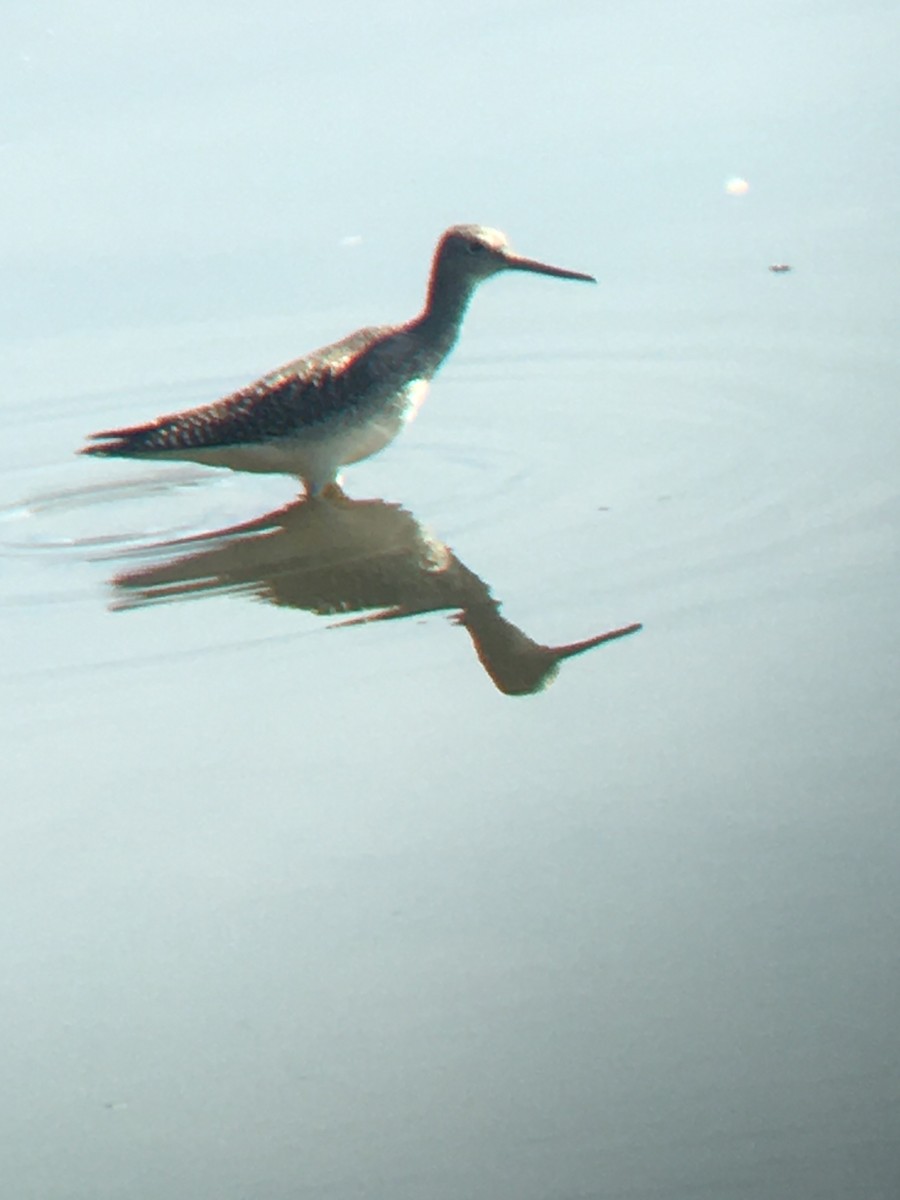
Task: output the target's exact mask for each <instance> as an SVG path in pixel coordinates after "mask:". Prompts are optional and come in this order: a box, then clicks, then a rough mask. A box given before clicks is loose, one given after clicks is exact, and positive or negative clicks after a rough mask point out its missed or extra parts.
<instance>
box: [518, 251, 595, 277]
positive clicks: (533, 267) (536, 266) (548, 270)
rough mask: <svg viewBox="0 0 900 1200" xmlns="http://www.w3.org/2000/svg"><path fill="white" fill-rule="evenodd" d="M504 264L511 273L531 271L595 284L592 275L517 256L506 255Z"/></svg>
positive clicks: (536, 273)
mask: <svg viewBox="0 0 900 1200" xmlns="http://www.w3.org/2000/svg"><path fill="white" fill-rule="evenodd" d="M506 262H507V265H508V266H509V268H510V269H511V270H513V271H533V272H534V274H535V275H555V276H556V278H557V279H581V280H583V282H584V283H596V282H597V280H596V279H595V278H594V276H593V275H585V274H584V272H583V271H567V270H566V269H565V268H564V267H551V266H550V264H549V263H542V262H537V260H536V259H533V258H522V257H521V256H520V255H518V254H508V255H507V256H506Z"/></svg>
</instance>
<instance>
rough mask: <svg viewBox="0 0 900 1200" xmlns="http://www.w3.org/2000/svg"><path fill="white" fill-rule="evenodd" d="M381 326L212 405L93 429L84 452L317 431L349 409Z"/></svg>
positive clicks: (207, 444)
mask: <svg viewBox="0 0 900 1200" xmlns="http://www.w3.org/2000/svg"><path fill="white" fill-rule="evenodd" d="M386 332H389V331H388V330H386V329H381V328H370V329H360V330H358V331H357V332H356V333H353V334H351V335H350V336H349V337H346V338H344V339H343V340H342V341H340V342H334V343H333V344H332V345H330V346H325V347H323V348H322V349H321V350H315V351H313V352H312V353H311V354H308V355H306V356H304V357H303V358H298V359H296V360H295V361H294V362H291V363H287V364H285V366H283V367H280V368H278V369H277V370H275V371H271V372H270V373H269V374H268V375H264V376H263V377H262V379H259V380H257V382H256V383H252V384H250V385H249V386H248V387H245V388H241V390H240V391H237V392H233V393H232V394H231V395H229V396H225V397H224V398H223V399H221V400H217V401H215V402H214V403H213V404H205V405H203V406H201V407H199V408H191V409H187V410H186V411H184V412H180V413H173V414H170V415H168V416H163V417H158V418H157V419H156V420H155V421H150V422H148V423H147V424H144V425H133V426H129V427H127V428H123V429H106V430H103V431H102V432H99V433H92V434H90V435H89V436H90V438H91V439H92V440H94V441H95V442H96V443H97V444H96V445H92V446H85V447H84V449H83V450H82V453H83V454H97V455H107V456H111V457H119V456H122V457H126V458H132V457H135V458H139V457H143V456H145V455H146V456H148V457H152V456H154V455H157V454H160V455H164V454H165V453H166V452H167V451H184V450H192V449H194V450H196V449H214V448H217V447H225V446H235V445H250V444H254V443H255V444H258V443H261V442H271V441H278V440H279V439H282V438H292V437H298V436H302V435H303V434H304V433H310V434H312V433H314V432H315V431H316V430H318V429H320V428H323V427H326V426H327V425H328V424H329V422H330V421H332V420H334V419H336V418H338V417H340V416H341V415H342V414H344V413H348V412H349V411H351V410H352V409H353V407H354V406H355V398H356V397H357V396H361V395H362V394H363V393H364V391H365V388H364V386H362V387H361V386H360V385H361V384H363V380H361V379H355V380H354V378H353V376H354V375H355V374H358V372H354V370H353V368H354V364H355V362H358V361H359V359H360V357H361V356H362V354H363V353H364V351H365V350H366V349H368V347H369V346H371V344H372V343H373V342H374V341H377V340H378V339H379V338H381V337H382V336H383V335H384V334H385V333H386Z"/></svg>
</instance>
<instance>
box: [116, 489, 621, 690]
mask: <svg viewBox="0 0 900 1200" xmlns="http://www.w3.org/2000/svg"><path fill="white" fill-rule="evenodd" d="M148 552H149V553H151V554H154V555H159V554H164V555H166V557H165V559H164V561H162V562H154V563H153V564H151V565H147V566H144V567H140V568H137V569H132V570H129V571H126V572H123V573H121V574H119V575H117V576H115V577H114V578H113V580H112V584H113V587H114V589H115V593H116V598H115V601H114V605H113V606H114V607H115V608H117V609H131V608H140V607H142V606H143V605H147V604H153V603H159V602H164V601H171V600H180V599H188V598H191V597H196V596H199V595H203V594H208V593H223V592H234V593H244V594H247V595H251V596H254V597H256V598H258V599H261V600H266V601H268V602H269V603H270V604H277V605H280V606H283V607H287V608H299V609H305V610H306V611H308V612H311V613H316V614H318V615H321V616H327V617H334V616H339V615H341V616H342V615H346V614H354V613H359V614H361V615H360V616H357V617H352V616H351V617H350V618H349V619H346V620H343V621H340V622H339V624H341V625H357V624H362V623H368V622H372V621H384V620H391V619H396V618H398V617H411V616H417V615H422V614H424V613H430V612H442V611H448V610H450V611H452V612H453V614H454V616H453V620H454V621H455V623H456V624H458V625H461V626H462V627H463V628H464V629H465V630H466V632H467V633H468V635H469V637H470V638H471V640H472V644H473V645H474V647H475V652H476V654H477V655H478V659H479V661H480V662H481V665H482V666H483V667H484V669H485V671H486V672H487V674H488V675H489V676H490V678H491V679H492V680H493V682H494V684H495V686H496V687H497V688H498V689H499V690H500V691H501V692H504V693H505V694H506V695H510V696H520V695H527V694H529V693H532V692H537V691H539V690H540V689H541V688H544V687H546V686H547V684H549V683H550V682H552V680H553V679H554V678H555V677H556V674H557V672H558V670H559V664H560V663H561V662H562V661H563V660H564V659H566V658H571V657H572V656H573V655H575V654H581V653H583V652H584V651H585V650H590V649H592V648H593V647H594V646H600V645H602V644H603V643H604V642H609V641H613V640H614V639H616V638H620V637H624V636H625V635H626V634H629V633H634V632H635V631H637V630H638V629H640V625H638V624H633V625H626V626H624V627H623V628H621V629H612V630H609V631H607V632H606V633H601V634H599V635H597V636H594V637H590V638H587V639H585V640H584V641H580V642H570V643H568V644H567V645H564V646H544V645H541V644H540V643H539V642H535V641H533V640H532V639H531V638H530V637H528V636H527V634H525V633H523V632H522V630H521V629H518V628H517V627H516V626H515V625H513V624H512V623H511V622H510V621H507V620H506V618H505V617H504V616H503V615H502V614H501V612H500V604H499V602H498V601H497V600H495V599H494V598H493V597H492V596H491V593H490V589H489V588H488V586H487V585H486V584H485V583H484V582H483V581H482V580H481V579H479V578H478V576H477V575H476V574H475V573H474V572H473V571H470V570H469V568H468V567H467V566H465V564H464V563H462V562H460V560H459V559H458V558H457V557H456V555H455V554H454V553H453V551H452V550H450V548H449V547H448V546H446V545H444V544H443V543H442V542H440V541H438V540H437V539H436V538H434V537H433V536H432V535H431V534H429V533H428V532H427V530H425V529H424V528H423V526H422V525H420V523H419V522H418V521H417V520H416V518H415V517H414V516H413V515H412V513H410V512H408V511H407V510H406V509H404V508H402V507H401V506H400V505H398V504H391V503H388V502H387V501H385V500H350V499H348V498H347V497H344V496H341V497H340V498H338V499H330V500H321V499H316V500H307V499H299V500H297V501H295V502H294V503H292V504H289V505H288V506H287V507H285V508H281V509H278V510H277V511H275V512H272V513H268V514H266V515H265V516H263V517H260V518H258V519H256V520H254V521H250V522H247V523H245V524H241V525H233V526H230V527H228V528H225V529H219V530H215V531H213V532H210V533H204V534H200V535H198V536H196V537H190V538H182V539H177V540H172V541H167V542H161V543H159V544H158V545H156V546H152V547H149V548H148Z"/></svg>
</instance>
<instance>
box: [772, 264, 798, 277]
mask: <svg viewBox="0 0 900 1200" xmlns="http://www.w3.org/2000/svg"><path fill="white" fill-rule="evenodd" d="M769 270H770V271H771V272H772V274H773V275H786V274H787V273H788V271H791V270H793V268H792V267H791V264H790V263H781V262H779V263H772V264H771V266H770V267H769Z"/></svg>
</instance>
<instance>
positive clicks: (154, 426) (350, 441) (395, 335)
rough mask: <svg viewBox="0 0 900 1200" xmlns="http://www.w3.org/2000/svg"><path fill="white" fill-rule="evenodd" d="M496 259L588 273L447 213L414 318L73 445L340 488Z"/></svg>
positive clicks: (399, 415)
mask: <svg viewBox="0 0 900 1200" xmlns="http://www.w3.org/2000/svg"><path fill="white" fill-rule="evenodd" d="M504 271H525V272H530V273H533V274H537V275H552V276H555V277H556V278H558V279H576V280H581V281H583V282H586V283H596V282H597V281H596V279H595V278H594V276H593V275H587V274H584V273H583V272H581V271H569V270H566V269H564V268H562V267H554V266H550V265H549V264H548V263H543V262H538V261H537V260H535V259H531V258H524V257H523V256H522V255H520V254H517V253H516V252H515V251H514V250H513V249H512V247H511V246H510V243H509V240H508V238H507V237H506V235H505V234H504V233H501V232H500V231H499V230H498V229H491V228H489V227H488V226H485V225H454V226H451V228H449V229H447V230H446V231H445V232H444V233H443V234H442V235H441V237H440V239H439V240H438V243H437V247H436V249H435V251H434V257H433V260H432V265H431V273H430V277H429V281H428V291H427V295H426V299H425V305H424V307H423V309H422V311H421V312H420V313H419V315H418V316H416V317H413V318H412V320H410V321H407V322H405V323H404V324H402V325H387V326H371V327H366V328H363V329H358V330H357V331H356V332H355V333H351V334H349V335H348V336H347V337H345V338H342V339H341V340H340V341H337V342H333V343H332V344H330V345H328V346H323V347H321V348H320V349H318V350H313V351H312V352H311V353H309V354H305V355H304V356H303V357H302V358H298V359H295V360H294V361H292V362H289V363H286V364H285V365H284V366H281V367H278V368H277V369H276V370H274V371H270V372H269V373H268V374H267V375H263V376H262V378H260V379H258V380H257V381H256V382H255V383H251V384H249V385H248V386H247V387H244V388H241V389H240V390H239V391H236V392H233V393H232V394H230V395H227V396H225V397H224V398H222V399H221V400H217V401H215V402H213V403H212V404H204V405H201V406H200V407H197V408H190V409H186V410H184V411H182V412H176V413H170V414H168V415H166V416H161V417H158V418H157V419H156V420H153V421H149V422H147V423H145V424H143V425H132V426H128V427H124V428H121V429H106V430H103V431H101V432H99V433H93V434H90V435H89V437H88V441H89V442H90V444H89V445H87V446H85V447H83V448H82V450H81V451H80V452H81V453H82V454H91V455H99V456H102V457H112V458H131V459H152V460H154V461H163V460H168V459H173V460H179V461H185V460H186V461H188V462H194V463H200V464H203V465H206V466H212V467H227V468H230V469H231V470H236V471H252V472H263V473H268V474H285V475H292V476H295V477H296V478H298V479H299V480H300V481H301V482H302V484H303V487H304V489H305V493H306V496H307V497H308V498H311V499H316V498H320V497H327V496H329V495H336V496H341V495H343V492H342V490H341V485H340V471H341V468H342V467H345V466H348V465H350V464H352V463H356V462H360V461H361V460H362V459H365V458H369V457H370V456H371V455H373V454H376V453H378V451H379V450H382V449H383V448H384V447H385V446H387V445H388V443H389V442H392V441H393V440H394V438H395V437H396V436H397V435H398V434H399V433H400V432H401V430H402V429H403V428H404V427H405V426H406V425H407V424H408V423H409V421H411V420H412V418H413V417H414V416H415V415H416V413H417V412H418V410H419V408H420V407H421V405H422V402H423V401H424V399H425V396H426V394H427V392H428V388H429V384H430V382H431V379H432V377H433V376H434V374H435V372H436V371H437V370H438V368H439V367H440V366H441V364H442V363H443V362H444V360H445V359H446V358H447V356H448V354H449V353H450V351H451V350H452V349H453V347H454V346H455V345H456V342H457V339H458V338H459V334H460V329H461V326H462V322H463V318H464V317H465V314H466V310H467V308H468V306H469V302H470V301H471V299H472V295H473V293H474V292H475V289H476V288H477V287H478V285H479V284H480V283H482V282H483V281H484V280H486V279H489V278H491V276H493V275H498V274H500V273H501V272H504Z"/></svg>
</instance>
